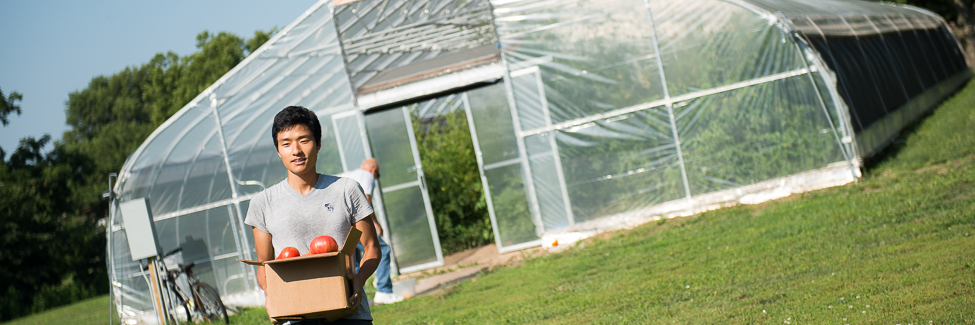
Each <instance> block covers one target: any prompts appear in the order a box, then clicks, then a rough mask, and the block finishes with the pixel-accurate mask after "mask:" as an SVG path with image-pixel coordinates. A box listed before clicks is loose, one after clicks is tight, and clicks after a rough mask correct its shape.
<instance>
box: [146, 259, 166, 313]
mask: <svg viewBox="0 0 975 325" xmlns="http://www.w3.org/2000/svg"><path fill="white" fill-rule="evenodd" d="M149 277H150V278H152V281H151V283H152V300H153V304H154V306H155V307H156V315H157V316H159V325H165V324H166V309H165V308H166V307H165V306H163V301H162V292H161V291H160V288H159V277H158V276H157V274H156V257H150V258H149Z"/></svg>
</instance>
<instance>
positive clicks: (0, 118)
mask: <svg viewBox="0 0 975 325" xmlns="http://www.w3.org/2000/svg"><path fill="white" fill-rule="evenodd" d="M21 99H24V96H23V95H21V94H20V93H18V92H16V91H15V92H12V93H10V96H9V97H4V96H3V90H0V124H3V126H7V124H10V120H9V119H8V118H7V117H8V116H10V113H14V114H17V115H20V113H21V110H20V105H17V102H18V101H20V100H21ZM0 158H2V157H0Z"/></svg>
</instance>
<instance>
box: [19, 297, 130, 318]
mask: <svg viewBox="0 0 975 325" xmlns="http://www.w3.org/2000/svg"><path fill="white" fill-rule="evenodd" d="M108 315H109V307H108V295H104V296H100V297H95V298H91V299H88V300H83V301H80V302H76V303H74V304H71V305H67V306H62V307H58V308H54V309H51V310H47V311H45V312H42V313H38V314H36V315H32V316H28V317H23V318H18V319H15V320H12V321H9V322H6V323H3V324H4V325H47V324H74V325H89V324H90V325H95V324H108V322H109V320H108ZM113 322H114V324H120V323H119V320H118V317H116V318H114V319H113Z"/></svg>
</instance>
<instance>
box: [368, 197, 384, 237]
mask: <svg viewBox="0 0 975 325" xmlns="http://www.w3.org/2000/svg"><path fill="white" fill-rule="evenodd" d="M366 201H369V206H371V207H372V209H373V210H376V205H375V204H372V195H369V194H366ZM372 226H373V227H374V228H376V237H382V236H383V226H382V225H380V224H379V218H376V214H373V215H372Z"/></svg>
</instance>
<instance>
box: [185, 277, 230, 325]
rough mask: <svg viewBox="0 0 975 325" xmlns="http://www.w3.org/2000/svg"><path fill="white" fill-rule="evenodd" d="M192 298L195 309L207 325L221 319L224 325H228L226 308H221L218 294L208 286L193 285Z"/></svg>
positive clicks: (201, 283)
mask: <svg viewBox="0 0 975 325" xmlns="http://www.w3.org/2000/svg"><path fill="white" fill-rule="evenodd" d="M193 297H194V299H196V309H197V310H199V311H200V314H202V315H203V318H204V319H205V320H206V321H207V322H208V323H216V322H219V321H220V320H221V319H223V323H224V324H230V318H228V317H227V308H225V307H224V306H223V301H222V300H220V294H218V293H217V290H214V289H213V287H211V286H210V285H209V284H206V283H203V282H200V283H197V284H194V285H193Z"/></svg>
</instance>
